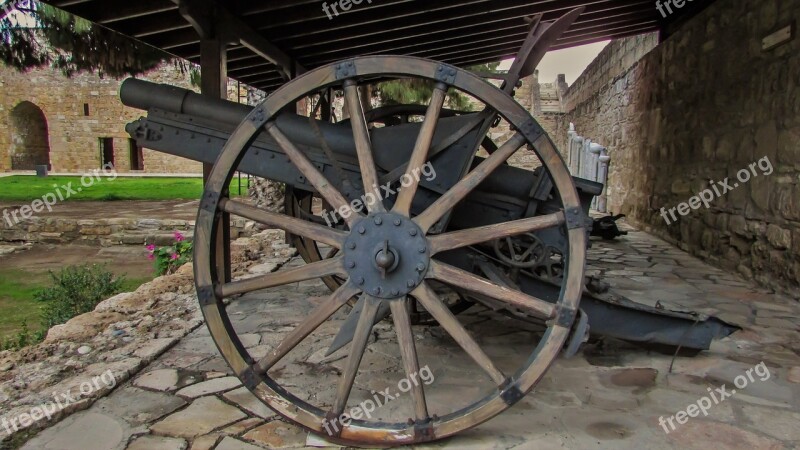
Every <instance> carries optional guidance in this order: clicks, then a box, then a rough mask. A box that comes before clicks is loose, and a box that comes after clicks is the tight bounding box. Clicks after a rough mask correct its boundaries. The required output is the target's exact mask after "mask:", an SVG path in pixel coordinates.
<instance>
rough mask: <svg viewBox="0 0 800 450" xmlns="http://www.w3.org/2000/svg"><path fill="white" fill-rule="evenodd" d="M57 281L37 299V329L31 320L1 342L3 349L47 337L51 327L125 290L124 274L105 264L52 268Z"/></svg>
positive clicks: (38, 292)
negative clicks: (30, 322) (39, 323)
mask: <svg viewBox="0 0 800 450" xmlns="http://www.w3.org/2000/svg"><path fill="white" fill-rule="evenodd" d="M50 277H51V278H52V282H53V285H52V286H50V287H47V288H44V289H40V290H39V291H37V292H36V293H35V294H34V299H35V300H36V301H38V302H41V303H42V307H41V326H40V327H39V328H38V330H36V331H31V330H30V329H29V328H28V324H27V322H23V323H22V329H21V330H20V331H19V332H18V333H17V334H16V335H14V336H12V337H9V338H6V339H4V340H3V341H2V342H0V350H17V349H20V348H23V347H26V346H28V345H33V344H36V343H39V342H41V341H42V340H44V337H45V336H46V335H47V330H49V329H50V327H52V326H55V325H60V324H62V323H66V322H67V321H68V320H69V319H72V318H73V317H75V316H79V315H81V314H84V313H87V312H90V311H94V308H95V307H96V306H97V304H98V303H100V302H102V301H103V300H105V299H107V298H109V297H111V296H113V295H116V294H118V293H120V292H121V290H122V285H123V283H124V282H125V278H124V277H116V276H115V275H114V274H113V273H111V272H110V271H108V270H106V268H105V267H104V266H101V265H98V264H93V265H82V266H69V267H64V268H63V269H61V271H60V272H58V273H54V272H52V271H51V272H50Z"/></svg>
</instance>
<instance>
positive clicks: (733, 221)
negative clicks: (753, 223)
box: [728, 215, 753, 238]
mask: <svg viewBox="0 0 800 450" xmlns="http://www.w3.org/2000/svg"><path fill="white" fill-rule="evenodd" d="M728 224H729V226H730V228H729V229H730V231H731V233H733V234H736V235H738V236H745V237H748V238H751V237H753V236H752V234H751V233H750V232H749V231H748V230H747V221H746V220H745V218H744V216H738V215H737V216H730V221H729V222H728Z"/></svg>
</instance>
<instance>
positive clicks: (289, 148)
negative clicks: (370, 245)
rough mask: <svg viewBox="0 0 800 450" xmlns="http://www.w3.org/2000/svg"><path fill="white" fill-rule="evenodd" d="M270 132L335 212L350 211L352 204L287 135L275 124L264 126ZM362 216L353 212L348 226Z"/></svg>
mask: <svg viewBox="0 0 800 450" xmlns="http://www.w3.org/2000/svg"><path fill="white" fill-rule="evenodd" d="M264 127H265V128H266V130H267V132H269V134H270V136H272V138H273V139H275V141H276V142H277V143H278V146H279V147H280V148H281V150H283V152H284V153H286V156H288V157H289V159H290V160H291V161H292V163H293V164H294V165H295V167H297V170H299V171H300V173H302V174H303V175H304V176H305V177H306V180H308V182H309V183H311V185H312V186H314V188H316V189H317V191H319V193H320V195H322V196H323V197H324V198H325V200H327V201H328V203H330V205H331V207H333V209H335V210H339V209H340V208H344V210H345V211H350V210H351V208H350V204H349V203H348V202H347V200H346V199H345V198H344V196H342V194H341V193H340V192H339V191H338V190H337V189H336V188H335V187H334V186H333V185H332V184H331V183H330V182H329V181H328V179H327V178H325V175H323V174H322V173H321V172H320V171H319V170H318V169H317V168H316V167H315V166H314V164H313V163H312V162H311V161H310V160H309V159H308V157H307V156H306V155H305V153H303V152H302V151H300V149H298V148H297V147H296V146H295V145H294V144H293V143H292V141H290V140H289V138H288V137H286V135H285V134H283V132H282V131H281V130H280V129H279V128H278V126H277V125H276V124H275V122H274V121H273V122H269V123H267V124H266V125H265V126H264ZM359 216H360V214H358V213H356V212H355V211H351V214H348V215H347V217H345V221H346V222H347V224H348V225H352V224H353V223H354V222H355V221H356V220H357V219H358V217H359Z"/></svg>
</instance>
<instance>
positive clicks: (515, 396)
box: [500, 378, 525, 406]
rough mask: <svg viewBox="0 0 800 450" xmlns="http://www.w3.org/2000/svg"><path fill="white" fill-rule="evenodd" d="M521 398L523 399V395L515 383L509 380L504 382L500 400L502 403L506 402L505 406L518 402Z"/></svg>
mask: <svg viewBox="0 0 800 450" xmlns="http://www.w3.org/2000/svg"><path fill="white" fill-rule="evenodd" d="M522 397H525V394H523V393H522V391H521V390H519V387H518V386H517V383H516V382H514V381H513V380H512V379H511V378H509V379H508V380H506V384H505V386H504V387H503V391H502V392H501V393H500V398H502V399H503V401H504V402H506V405H508V406H511V405H513V404H515V403H517V402H518V401H520V400H521V399H522Z"/></svg>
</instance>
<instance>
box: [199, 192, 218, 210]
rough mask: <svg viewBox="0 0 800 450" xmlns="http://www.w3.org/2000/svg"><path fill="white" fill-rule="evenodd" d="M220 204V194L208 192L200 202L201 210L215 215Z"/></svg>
mask: <svg viewBox="0 0 800 450" xmlns="http://www.w3.org/2000/svg"><path fill="white" fill-rule="evenodd" d="M218 204H219V192H208V193H206V195H204V196H203V200H202V201H201V202H200V209H201V210H203V211H206V212H209V213H211V214H214V213H215V212H217V211H216V209H217V205H218Z"/></svg>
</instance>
